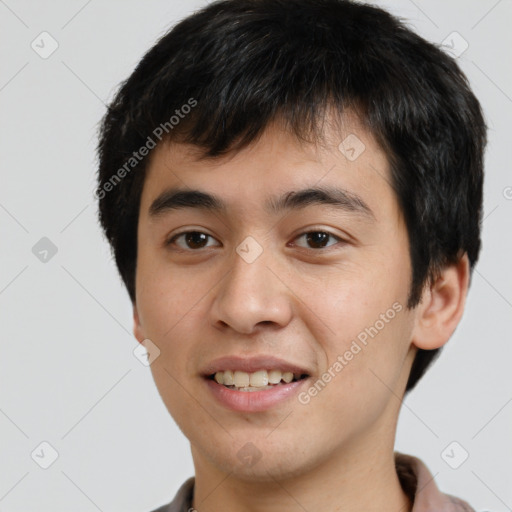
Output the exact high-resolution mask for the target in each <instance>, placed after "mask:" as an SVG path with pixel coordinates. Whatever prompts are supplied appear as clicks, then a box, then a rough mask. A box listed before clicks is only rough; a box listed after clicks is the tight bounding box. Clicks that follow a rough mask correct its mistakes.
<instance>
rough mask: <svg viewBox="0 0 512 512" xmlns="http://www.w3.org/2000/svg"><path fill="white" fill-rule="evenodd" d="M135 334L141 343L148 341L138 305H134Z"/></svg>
mask: <svg viewBox="0 0 512 512" xmlns="http://www.w3.org/2000/svg"><path fill="white" fill-rule="evenodd" d="M133 334H134V336H135V338H137V341H138V342H139V343H142V342H143V341H144V340H145V339H146V336H144V333H143V329H142V325H141V323H140V318H139V312H138V310H137V305H136V304H134V305H133Z"/></svg>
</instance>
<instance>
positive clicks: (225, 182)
mask: <svg viewBox="0 0 512 512" xmlns="http://www.w3.org/2000/svg"><path fill="white" fill-rule="evenodd" d="M328 121H329V122H327V123H326V128H325V129H324V131H323V138H322V140H321V141H318V142H316V143H310V142H306V141H301V140H299V139H298V138H297V137H296V136H295V135H293V134H290V133H289V132H288V131H287V130H286V129H285V128H283V126H282V125H281V124H279V123H273V124H270V125H269V126H268V127H267V128H266V130H265V131H264V132H263V134H262V135H261V136H260V137H259V138H258V139H257V140H256V141H254V142H253V143H251V144H250V145H249V146H247V147H246V148H243V149H242V150H240V151H238V152H236V153H235V152H231V153H229V154H227V155H224V156H221V157H216V158H207V159H205V158H201V156H202V154H201V151H200V149H199V148H197V147H195V146H192V145H189V144H182V143H177V142H172V141H171V142H166V143H163V144H160V145H159V146H157V148H155V149H154V150H153V153H152V155H151V159H150V162H149V165H148V168H147V172H146V178H145V184H144V189H143V194H142V200H141V212H142V213H143V214H144V213H147V212H150V210H151V209H152V207H153V206H154V203H155V200H158V198H159V197H160V196H161V195H162V193H163V192H165V191H166V190H167V191H169V190H172V191H174V192H176V191H177V190H196V191H209V192H210V195H211V196H215V197H216V198H219V199H220V202H219V203H221V204H217V206H220V208H219V210H221V209H223V210H230V209H232V210H235V209H242V210H247V209H250V208H263V209H265V211H266V212H267V213H271V212H272V211H274V213H277V211H278V210H279V208H278V206H279V205H281V206H282V203H283V200H284V196H283V194H286V193H290V192H294V191H297V190H304V189H306V188H307V189H311V188H313V187H314V188H324V189H330V190H331V191H333V192H334V193H335V194H336V191H339V190H341V191H342V193H343V192H345V193H346V194H345V197H344V198H341V199H347V200H350V199H355V200H354V201H353V202H352V206H357V204H356V203H357V202H358V200H360V201H359V202H360V203H362V204H363V206H364V205H370V204H372V203H373V208H376V210H377V211H378V210H379V209H380V206H386V202H388V203H389V202H393V201H394V193H393V191H392V189H391V187H390V169H389V162H388V159H387V156H386V154H385V153H384V151H383V150H382V148H381V147H380V146H379V145H378V143H377V142H376V140H375V138H374V137H373V135H372V134H371V133H370V132H369V131H368V129H366V128H365V127H364V126H363V125H362V124H361V123H360V122H359V121H358V119H357V117H355V116H351V115H346V116H344V117H343V119H342V122H341V123H339V122H338V123H334V122H332V120H328ZM338 197H340V196H338ZM395 202H396V201H395ZM388 206H395V207H396V205H388ZM373 208H371V209H373ZM362 210H364V207H363V208H362Z"/></svg>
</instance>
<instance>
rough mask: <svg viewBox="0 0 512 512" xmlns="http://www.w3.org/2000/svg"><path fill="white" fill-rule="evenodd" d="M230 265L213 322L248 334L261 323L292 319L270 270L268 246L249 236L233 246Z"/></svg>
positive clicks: (272, 261)
mask: <svg viewBox="0 0 512 512" xmlns="http://www.w3.org/2000/svg"><path fill="white" fill-rule="evenodd" d="M229 264H230V271H229V272H228V273H227V275H226V276H225V278H224V279H223V280H222V282H221V284H220V286H219V289H218V293H217V295H216V297H215V303H214V306H213V308H212V312H213V315H214V317H213V319H212V320H213V322H214V323H216V324H217V325H218V324H222V325H224V324H227V325H229V326H230V327H232V328H233V329H235V330H237V331H239V332H243V333H251V332H252V331H253V330H254V329H255V328H257V327H256V326H257V325H258V324H260V323H262V322H265V323H269V322H272V323H275V324H278V325H280V326H283V325H286V324H287V323H288V322H289V321H290V318H291V311H292V309H291V303H290V297H289V295H288V293H287V288H286V287H285V286H284V284H283V283H282V282H281V281H280V280H279V279H278V278H277V277H276V276H275V275H274V272H272V271H271V270H270V268H274V267H276V258H273V255H272V251H271V249H270V248H269V247H264V246H263V242H262V241H258V240H256V239H255V238H254V237H252V236H248V237H246V238H245V239H244V240H243V241H242V242H241V243H240V244H239V245H238V246H237V247H236V251H235V252H234V253H233V255H232V258H231V259H230V262H229ZM269 267H270V268H269Z"/></svg>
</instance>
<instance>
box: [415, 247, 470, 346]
mask: <svg viewBox="0 0 512 512" xmlns="http://www.w3.org/2000/svg"><path fill="white" fill-rule="evenodd" d="M468 286H469V261H468V257H467V254H464V255H463V256H462V257H461V258H460V259H459V260H458V261H457V262H456V263H453V264H450V265H447V266H446V267H445V268H444V269H443V271H442V273H441V275H440V276H439V278H438V279H437V280H436V282H435V283H433V284H432V285H431V286H429V287H427V288H425V290H424V292H423V295H422V300H421V303H420V305H419V306H418V307H417V316H416V320H415V327H414V332H413V337H412V343H413V344H414V345H415V346H416V347H418V348H421V349H424V350H434V349H436V348H439V347H442V346H443V345H444V344H445V343H446V342H447V341H448V340H449V339H450V337H451V335H452V334H453V332H454V331H455V328H456V327H457V324H458V323H459V321H460V319H461V318H462V314H463V312H464V306H465V304H466V294H467V291H468Z"/></svg>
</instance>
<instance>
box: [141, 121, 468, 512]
mask: <svg viewBox="0 0 512 512" xmlns="http://www.w3.org/2000/svg"><path fill="white" fill-rule="evenodd" d="M350 133H352V134H356V135H357V137H359V139H361V140H362V141H363V143H364V144H365V146H366V149H365V151H364V152H363V153H362V154H361V155H360V156H359V157H358V158H357V159H356V160H355V161H349V160H348V159H347V158H346V157H345V156H344V155H343V154H342V153H341V152H340V151H339V150H338V144H339V143H340V142H341V141H342V140H343V139H344V138H345V137H346V136H347V135H348V134H350ZM389 180H390V170H389V165H388V161H387V158H386V155H385V153H384V152H383V151H382V149H381V148H380V147H379V146H378V144H377V143H376V141H375V140H374V138H373V137H372V135H371V134H370V133H369V132H368V131H366V130H365V129H364V128H363V127H362V126H361V125H360V124H359V123H358V121H357V119H356V118H355V117H354V116H349V115H346V116H345V118H344V123H343V125H342V126H341V132H340V131H339V130H334V129H331V128H326V132H325V143H324V144H322V145H313V144H306V143H304V142H298V141H297V140H296V139H295V138H294V137H293V136H292V135H290V134H289V133H287V132H286V131H285V130H283V129H282V127H281V126H280V125H279V124H278V123H274V124H272V125H270V126H269V127H268V128H267V129H266V131H265V132H264V134H263V135H262V137H261V138H260V139H259V140H258V141H257V142H256V143H254V144H252V145H251V146H249V147H247V148H245V149H243V150H241V151H239V152H238V153H234V154H229V155H227V156H225V157H221V158H217V159H213V160H211V159H210V160H199V159H198V158H197V152H196V151H195V148H193V147H191V146H188V145H184V144H178V143H169V144H166V145H161V146H158V147H157V148H156V149H155V150H153V154H152V155H151V161H150V165H149V168H148V174H147V176H146V180H145V184H144V188H143V192H142V197H141V206H140V217H139V225H138V261H137V271H136V303H135V304H134V333H135V336H136V338H137V339H138V341H139V342H141V343H142V342H143V341H144V340H145V339H150V340H151V341H152V342H153V343H154V344H155V345H156V346H158V348H159V349H160V351H161V352H160V356H159V357H158V358H157V359H156V360H155V361H154V362H153V363H152V365H151V371H152V374H153V377H154V380H155V383H156V386H157V388H158V390H159V393H160V395H161V397H162V400H163V401H164V403H165V405H166V407H167V409H168V411H169V413H170V414H171V415H172V417H173V418H174V420H175V421H176V423H177V424H178V426H179V427H180V429H181V430H182V431H183V433H184V434H185V436H186V437H187V438H188V439H189V441H190V443H191V451H192V456H193V461H194V466H195V476H196V483H195V495H194V502H193V506H194V507H195V508H196V509H197V510H199V511H200V512H209V511H218V510H237V511H239V512H243V511H251V512H256V511H266V512H273V511H280V512H283V511H290V512H291V511H303V510H315V511H325V512H327V511H330V512H332V511H333V510H351V511H356V510H358V511H359V510H361V511H363V510H365V511H369V510H375V511H377V510H379V511H387V510H389V511H394V512H396V511H397V510H403V511H405V510H410V509H411V503H410V502H409V500H408V498H407V497H406V496H405V494H404V493H403V491H402V489H401V486H400V483H399V480H398V477H397V474H396V472H395V468H394V458H393V446H394V439H395V432H396V423H397V418H398V413H399V408H400V405H401V402H400V400H399V397H402V396H403V394H404V389H405V385H406V382H407V378H408V375H409V372H410V368H411V364H412V361H413V359H414V355H415V353H416V350H417V348H418V347H419V348H426V349H432V348H437V347H440V346H442V345H443V344H444V343H445V342H446V341H447V340H448V338H449V337H450V335H451V334H452V332H453V330H454V329H455V327H456V325H457V323H458V321H459V319H460V317H461V315H462V311H463V308H464V300H465V295H466V291H467V282H468V264H467V258H466V257H465V256H464V257H462V258H461V260H460V261H459V263H457V264H456V265H452V266H450V267H447V268H446V269H445V270H444V271H443V273H442V275H441V276H440V277H439V279H438V280H437V281H436V282H435V283H434V284H432V285H431V286H426V287H425V290H424V293H423V299H422V302H421V304H420V305H419V306H418V307H416V308H415V309H413V310H408V309H407V308H406V304H407V298H408V294H409V287H410V282H411V281H410V276H411V262H410V257H409V249H408V237H407V231H406V228H405V224H404V221H403V218H402V215H401V212H400V209H399V206H398V203H397V200H396V197H395V194H394V192H393V190H392V189H391V187H390V185H389ZM317 185H335V186H338V187H341V188H343V189H345V190H347V191H349V192H350V193H351V194H357V196H359V197H360V198H361V199H362V200H363V201H364V202H365V203H366V204H367V205H368V207H369V208H370V209H371V211H372V215H362V214H360V213H356V212H351V211H344V210H341V209H337V208H335V207H333V206H329V205H310V206H308V207H306V208H305V209H303V210H297V211H288V212H281V213H279V214H277V215H275V214H271V213H268V212H266V211H265V210H264V207H263V205H264V202H265V200H266V199H267V198H268V197H269V196H274V195H276V194H278V195H279V194H281V193H284V192H287V191H292V190H298V189H301V188H306V187H309V186H317ZM176 186H178V187H187V188H197V189H200V190H203V191H205V192H209V193H211V194H215V195H218V196H220V197H221V198H222V199H223V200H224V201H225V202H226V203H227V205H228V207H227V210H226V212H224V213H219V212H216V213H212V212H208V211H202V210H198V209H194V208H186V209H182V210H170V211H167V212H164V213H162V214H160V215H158V216H152V215H150V214H149V207H150V205H151V203H152V202H153V201H154V199H155V198H156V197H158V196H159V194H160V193H161V192H162V191H163V190H165V189H166V188H168V187H176ZM185 231H200V232H203V233H206V234H208V235H210V237H209V238H207V239H206V241H204V242H203V245H206V247H201V246H199V247H198V246H197V245H195V246H194V245H192V246H191V245H187V243H186V239H185V237H180V238H179V239H175V240H174V242H173V243H171V244H170V245H166V240H169V239H170V238H171V237H172V236H173V235H175V234H177V233H178V232H185ZM307 231H316V232H318V231H320V232H324V233H331V234H332V235H333V236H332V237H330V238H328V239H327V240H326V241H325V245H326V246H325V247H322V244H318V242H317V245H315V242H314V241H313V242H311V241H309V242H308V239H307V237H306V236H305V235H304V233H305V232H307ZM247 236H251V237H253V238H254V239H255V240H256V241H257V242H258V243H259V244H260V246H261V248H262V249H263V252H262V253H261V254H260V256H259V257H258V258H257V259H256V260H255V261H254V262H252V263H247V262H246V261H245V260H244V259H243V258H242V257H240V256H239V254H238V253H237V252H236V248H237V246H238V245H239V244H240V243H241V242H242V241H243V240H244V239H245V238H246V237H247ZM337 237H338V238H337ZM394 303H399V304H400V305H402V306H403V307H402V310H401V311H400V312H399V313H397V314H396V316H395V317H394V318H393V319H392V320H390V321H389V322H388V323H386V324H385V327H384V328H383V329H381V330H379V332H378V334H377V335H376V336H375V337H374V338H370V339H369V341H368V344H367V346H364V347H363V349H362V350H361V351H360V352H359V353H358V354H357V355H355V356H354V357H353V359H352V360H350V361H349V362H348V364H347V365H346V366H344V367H343V369H342V370H341V371H339V372H338V373H337V374H336V377H335V378H333V379H332V380H331V382H329V383H328V384H327V385H326V386H325V387H324V388H323V389H322V390H321V392H319V393H318V394H317V396H314V397H313V398H311V400H310V402H309V403H308V404H306V405H304V404H302V403H300V402H299V401H298V400H297V399H296V397H294V398H292V399H291V400H289V401H286V402H285V403H284V404H283V405H281V406H279V407H276V408H272V409H270V410H267V411H263V412H257V413H244V412H234V411H231V410H228V409H226V408H225V407H223V406H222V405H220V404H218V403H217V402H215V400H214V398H213V396H212V395H211V393H210V392H209V390H208V389H207V387H206V385H205V382H204V380H203V378H202V377H201V376H200V374H199V372H200V370H201V369H202V368H204V366H205V365H206V364H208V363H209V362H210V361H212V360H213V359H216V358H218V357H221V356H225V355H241V356H251V355H258V354H272V355H275V356H277V357H281V358H283V359H285V360H287V361H290V362H292V363H296V364H298V365H300V366H303V367H306V368H307V369H308V371H309V373H310V374H311V377H312V381H313V382H314V381H316V380H317V379H318V378H319V377H320V376H322V374H324V373H325V372H327V371H328V369H329V367H332V365H333V363H334V362H335V361H336V358H337V357H338V356H340V355H343V354H344V353H345V352H346V351H347V350H348V349H349V347H350V346H351V343H352V341H353V340H355V339H357V335H358V334H360V333H361V332H362V331H364V330H365V328H368V327H370V326H373V325H375V323H376V321H377V320H379V318H381V317H380V315H381V314H385V313H386V311H387V310H389V309H390V308H392V305H393V304H394ZM249 442H250V443H252V444H253V445H254V446H255V447H256V448H257V450H258V453H259V454H260V455H261V458H260V459H259V461H258V462H257V463H255V464H253V465H250V464H243V463H242V462H241V460H240V459H239V457H237V453H238V451H239V450H240V449H241V448H242V447H243V446H244V445H246V443H249Z"/></svg>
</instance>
